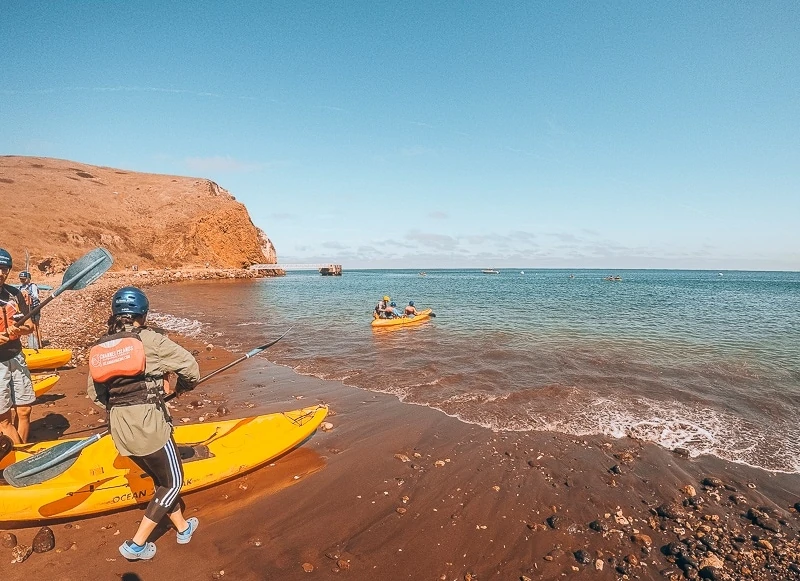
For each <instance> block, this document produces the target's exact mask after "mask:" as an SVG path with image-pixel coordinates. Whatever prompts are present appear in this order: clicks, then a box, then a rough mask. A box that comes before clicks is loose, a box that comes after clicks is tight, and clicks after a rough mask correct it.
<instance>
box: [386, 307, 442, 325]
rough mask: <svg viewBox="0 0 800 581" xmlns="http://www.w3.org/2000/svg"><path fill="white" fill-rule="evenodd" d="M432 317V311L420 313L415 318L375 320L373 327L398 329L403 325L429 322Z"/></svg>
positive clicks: (426, 310) (427, 310)
mask: <svg viewBox="0 0 800 581" xmlns="http://www.w3.org/2000/svg"><path fill="white" fill-rule="evenodd" d="M430 317H431V309H425V310H424V311H420V312H418V313H417V314H416V315H414V316H413V317H397V318H395V319H373V320H372V326H373V327H398V326H401V325H416V324H417V323H422V322H423V321H427V320H428V319H430Z"/></svg>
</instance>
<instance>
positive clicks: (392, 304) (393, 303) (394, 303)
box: [389, 301, 397, 307]
mask: <svg viewBox="0 0 800 581" xmlns="http://www.w3.org/2000/svg"><path fill="white" fill-rule="evenodd" d="M389 306H390V307H396V306H397V303H396V302H394V301H392V302H391V303H389Z"/></svg>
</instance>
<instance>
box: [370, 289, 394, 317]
mask: <svg viewBox="0 0 800 581" xmlns="http://www.w3.org/2000/svg"><path fill="white" fill-rule="evenodd" d="M390 300H391V297H389V295H386V296H384V297H383V299H381V300H379V301H378V304H377V305H375V313H374V314H373V315H372V316H373V318H375V319H388V318H389V313H388V312H387V311H388V310H389V301H390Z"/></svg>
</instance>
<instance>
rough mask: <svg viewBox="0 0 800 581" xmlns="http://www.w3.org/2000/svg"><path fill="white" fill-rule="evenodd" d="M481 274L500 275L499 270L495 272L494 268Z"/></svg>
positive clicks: (486, 269) (485, 269)
mask: <svg viewBox="0 0 800 581" xmlns="http://www.w3.org/2000/svg"><path fill="white" fill-rule="evenodd" d="M481 272H482V273H483V274H500V271H499V270H495V269H493V268H484V269H483V270H482V271H481Z"/></svg>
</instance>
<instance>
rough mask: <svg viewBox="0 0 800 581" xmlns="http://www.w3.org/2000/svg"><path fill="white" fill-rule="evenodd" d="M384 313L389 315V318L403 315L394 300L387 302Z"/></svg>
mask: <svg viewBox="0 0 800 581" xmlns="http://www.w3.org/2000/svg"><path fill="white" fill-rule="evenodd" d="M386 314H387V315H389V318H390V319H396V318H397V317H402V316H403V313H402V312H401V311H400V309H398V308H397V303H396V302H394V301H392V302H391V303H389V308H388V309H387V310H386Z"/></svg>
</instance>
